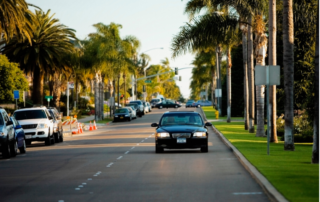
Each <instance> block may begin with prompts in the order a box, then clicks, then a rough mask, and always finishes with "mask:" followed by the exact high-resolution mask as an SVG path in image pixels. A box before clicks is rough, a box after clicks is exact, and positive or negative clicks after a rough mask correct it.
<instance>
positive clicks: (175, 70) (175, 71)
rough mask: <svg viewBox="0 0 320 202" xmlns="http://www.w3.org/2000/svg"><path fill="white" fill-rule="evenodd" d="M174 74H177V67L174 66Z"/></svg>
mask: <svg viewBox="0 0 320 202" xmlns="http://www.w3.org/2000/svg"><path fill="white" fill-rule="evenodd" d="M174 74H175V75H178V67H176V68H174Z"/></svg>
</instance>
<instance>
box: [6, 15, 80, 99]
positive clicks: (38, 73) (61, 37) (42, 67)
mask: <svg viewBox="0 0 320 202" xmlns="http://www.w3.org/2000/svg"><path fill="white" fill-rule="evenodd" d="M33 17H34V28H33V30H32V33H33V35H32V37H31V41H32V46H30V43H29V41H27V40H23V41H20V40H19V39H18V38H13V39H12V40H10V42H9V43H8V44H7V45H6V46H4V47H3V48H2V51H3V53H4V54H6V55H7V56H8V57H9V58H10V59H11V60H12V61H15V62H18V63H19V64H20V67H21V68H22V69H23V70H24V71H25V72H26V73H32V74H33V90H32V100H33V102H34V104H42V103H43V81H44V76H45V74H46V73H48V72H51V71H52V70H59V69H60V68H62V67H64V65H65V64H64V61H62V58H63V56H64V55H66V54H68V53H70V52H72V50H73V48H74V46H73V44H72V43H71V41H70V40H71V39H74V40H77V39H76V37H75V34H74V32H75V30H73V29H70V28H67V27H66V26H64V25H62V24H59V20H58V19H55V18H53V15H51V16H50V10H48V11H47V12H46V13H44V12H43V11H38V10H36V13H35V15H34V16H33Z"/></svg>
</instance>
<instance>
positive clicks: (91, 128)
mask: <svg viewBox="0 0 320 202" xmlns="http://www.w3.org/2000/svg"><path fill="white" fill-rule="evenodd" d="M89 130H94V129H93V127H92V124H91V121H90V127H89Z"/></svg>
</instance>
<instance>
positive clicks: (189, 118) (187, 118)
mask: <svg viewBox="0 0 320 202" xmlns="http://www.w3.org/2000/svg"><path fill="white" fill-rule="evenodd" d="M160 125H162V126H171V125H195V126H202V125H203V121H202V119H201V117H200V116H199V115H196V114H168V115H166V116H163V117H162V119H161V123H160Z"/></svg>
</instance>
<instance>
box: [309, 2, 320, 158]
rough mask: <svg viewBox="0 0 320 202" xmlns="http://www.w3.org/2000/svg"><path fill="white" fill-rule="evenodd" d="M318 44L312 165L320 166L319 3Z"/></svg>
mask: <svg viewBox="0 0 320 202" xmlns="http://www.w3.org/2000/svg"><path fill="white" fill-rule="evenodd" d="M316 36H317V42H316V54H315V66H316V68H315V82H314V85H315V101H314V109H315V114H314V118H313V147H312V159H311V162H312V163H317V164H319V1H318V9H317V35H316Z"/></svg>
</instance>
